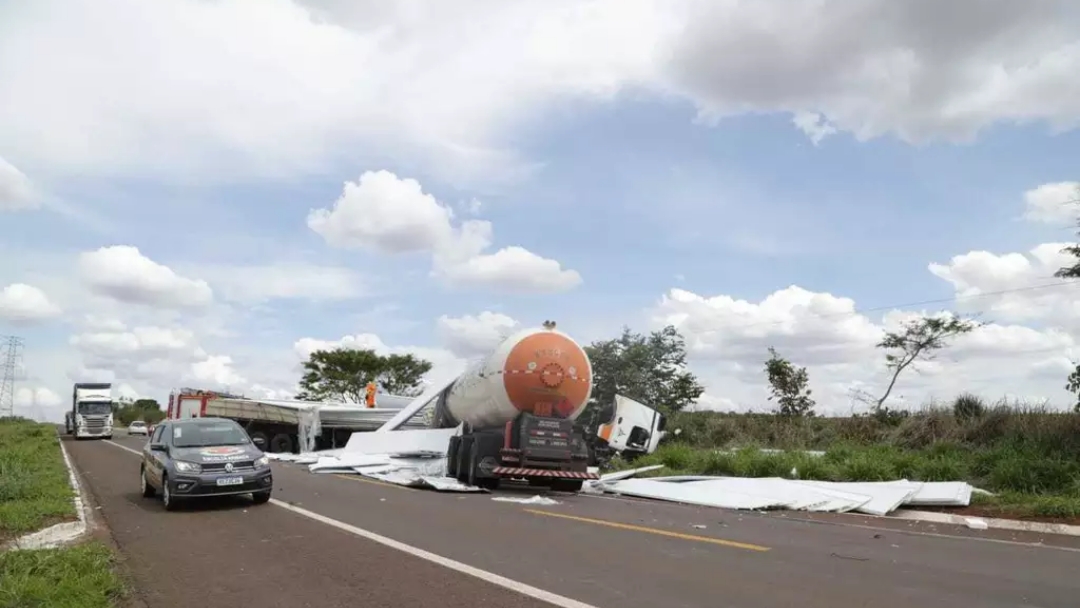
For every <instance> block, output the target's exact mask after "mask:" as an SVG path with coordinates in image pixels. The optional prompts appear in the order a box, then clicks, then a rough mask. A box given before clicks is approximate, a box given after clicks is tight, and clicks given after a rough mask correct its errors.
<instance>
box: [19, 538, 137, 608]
mask: <svg viewBox="0 0 1080 608" xmlns="http://www.w3.org/2000/svg"><path fill="white" fill-rule="evenodd" d="M113 566H114V564H113V554H112V551H110V550H109V548H108V547H106V546H105V545H103V544H102V543H100V542H88V543H85V544H81V545H78V546H74V547H67V548H63V549H41V550H34V551H7V552H4V553H0V608H15V607H19V608H30V607H34V608H39V607H40V608H109V607H111V606H115V605H117V603H118V602H119V601H120V600H121V598H122V597H123V592H124V587H123V584H122V582H121V580H120V578H119V577H118V576H117V575H116V573H115V570H114V568H113Z"/></svg>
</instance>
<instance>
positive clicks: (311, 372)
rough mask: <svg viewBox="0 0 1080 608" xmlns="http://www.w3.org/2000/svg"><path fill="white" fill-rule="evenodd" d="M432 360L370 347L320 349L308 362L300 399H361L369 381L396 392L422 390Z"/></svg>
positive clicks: (355, 400) (393, 392)
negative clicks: (383, 353)
mask: <svg viewBox="0 0 1080 608" xmlns="http://www.w3.org/2000/svg"><path fill="white" fill-rule="evenodd" d="M429 371H431V363H430V362H428V361H425V360H423V359H419V358H417V357H414V356H413V355H388V356H382V355H378V354H376V353H375V351H374V350H370V349H349V348H341V349H335V350H317V351H315V352H313V353H311V356H310V357H308V360H307V361H305V362H304V376H303V378H301V379H300V393H299V394H298V395H297V396H296V397H297V398H298V399H305V400H309V401H343V402H345V403H361V402H362V401H363V400H364V391H365V388H366V387H367V385H368V383H369V382H375V383H376V384H378V385H379V386H381V387H382V389H383V390H384V391H386V392H387V393H390V394H392V395H405V396H413V395H417V394H419V393H420V392H422V388H421V383H422V381H423V378H424V374H426V373H428V372H429Z"/></svg>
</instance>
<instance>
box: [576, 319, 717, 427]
mask: <svg viewBox="0 0 1080 608" xmlns="http://www.w3.org/2000/svg"><path fill="white" fill-rule="evenodd" d="M585 352H587V353H588V355H589V359H590V361H591V362H592V368H593V391H592V399H590V405H589V408H590V410H591V411H590V415H589V416H588V417H587V418H585V419H587V420H589V421H590V422H589V429H590V430H593V429H595V428H596V426H597V425H598V424H599V422H600V421H601V420H603V419H605V418H606V417H607V416H610V412H611V410H612V408H613V407H614V406H615V394H616V393H618V394H620V395H625V396H626V397H629V398H631V399H635V400H637V401H640V402H642V403H644V404H646V405H648V406H649V407H652V408H656V409H657V410H659V411H661V412H664V413H666V414H671V413H674V412H678V411H680V410H682V409H683V408H685V407H686V406H687V405H690V404H691V403H693V402H694V401H696V400H697V398H698V397H700V396H701V394H702V393H703V392H705V387H703V386H702V385H701V384H700V383H699V382H698V381H697V378H696V377H695V376H694V374H692V373H690V372H689V371H687V370H686V342H685V341H684V340H683V337H682V335H680V334H679V332H678V330H676V329H675V327H673V326H670V325H669V326H667V327H665V328H663V329H661V330H658V331H654V332H652V333H651V334H649V335H643V334H638V333H633V332H631V331H630V328H628V327H624V328H623V331H622V335H621V336H619V337H618V338H615V339H613V340H604V341H600V342H593V343H592V344H590V345H589V346H587V347H585Z"/></svg>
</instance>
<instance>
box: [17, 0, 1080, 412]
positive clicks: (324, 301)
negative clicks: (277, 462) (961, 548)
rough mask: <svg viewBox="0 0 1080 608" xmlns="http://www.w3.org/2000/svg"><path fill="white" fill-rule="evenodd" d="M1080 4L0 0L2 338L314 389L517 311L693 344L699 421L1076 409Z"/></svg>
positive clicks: (21, 396) (481, 344) (98, 359)
mask: <svg viewBox="0 0 1080 608" xmlns="http://www.w3.org/2000/svg"><path fill="white" fill-rule="evenodd" d="M1077 74H1080V5H1077V3H1075V2H1067V1H1065V0H1028V1H1027V2H1015V1H1013V0H983V1H976V0H955V1H953V2H948V3H943V2H931V1H929V0H909V1H906V2H895V1H893V0H807V1H805V2H798V3H793V2H790V1H781V0H758V1H754V2H748V1H738V0H520V1H517V2H512V3H510V2H500V1H497V0H397V1H395V2H379V1H375V0H156V1H155V2H140V1H137V0H93V1H92V2H91V1H86V0H35V1H34V2H18V1H16V0H0V334H7V335H16V336H19V337H21V338H22V339H23V340H24V343H25V348H24V352H23V359H22V362H21V365H20V377H19V382H18V388H17V391H16V399H15V400H16V413H18V414H21V415H27V416H32V417H38V418H43V419H44V418H48V419H52V420H58V419H60V418H61V416H62V412H63V411H64V408H65V406H66V405H68V406H69V403H70V402H69V401H68V399H69V398H68V397H67V395H69V394H70V390H71V384H72V383H73V382H78V381H109V382H112V383H113V384H114V387H115V390H116V392H117V396H127V397H149V398H154V399H157V400H159V401H161V402H164V401H165V400H166V399H167V397H168V393H169V391H170V389H172V388H175V387H180V386H195V387H201V388H218V389H224V388H227V389H229V390H231V391H233V392H242V393H244V394H246V395H249V396H255V397H259V396H263V397H278V398H280V397H285V396H288V395H290V394H292V393H293V392H294V391H295V390H296V382H297V380H298V379H299V376H300V372H299V369H300V363H301V362H302V361H303V360H304V358H305V357H306V356H307V355H308V354H309V353H310V352H312V351H313V350H315V349H318V348H326V347H328V346H333V345H338V346H346V347H357V348H374V349H376V350H377V351H379V352H382V353H390V352H412V353H415V354H417V355H418V356H421V357H423V358H425V359H428V360H429V361H431V362H432V363H433V364H434V369H433V371H432V373H431V374H430V376H429V380H430V381H431V382H432V383H437V382H440V381H442V380H445V379H447V378H452V377H453V376H454V375H456V374H457V373H459V372H460V371H461V369H462V368H463V366H464V364H465V362H467V361H468V360H470V359H474V358H476V357H479V356H482V355H483V354H484V353H485V351H487V350H489V349H491V348H493V347H494V346H495V345H496V344H497V343H498V342H499V341H500V340H501V339H502V338H503V337H505V336H506V335H508V334H509V333H510V332H511V331H513V330H514V329H516V328H519V327H532V326H538V325H540V324H541V323H542V322H543V321H544V320H547V319H552V320H555V321H557V322H558V324H559V327H560V328H561V329H563V330H564V331H566V332H568V333H569V334H570V335H572V336H573V337H574V338H575V339H577V340H578V341H579V342H581V343H583V344H587V343H589V342H592V341H594V340H602V339H608V338H612V337H615V336H617V335H618V334H619V332H620V331H621V328H622V327H623V326H627V327H630V328H631V329H633V330H634V331H639V332H647V331H651V330H654V329H658V328H660V327H663V326H665V325H668V324H672V325H675V326H676V327H677V328H678V329H679V330H680V332H681V333H682V334H683V336H684V337H685V339H686V342H687V347H688V352H689V364H690V367H691V369H692V370H693V371H694V372H695V373H696V374H697V375H698V377H699V378H700V380H701V381H702V382H703V384H704V385H705V387H706V392H705V394H704V395H703V397H702V398H701V400H700V401H699V403H698V404H697V405H696V406H695V407H697V408H700V409H719V410H725V411H726V410H739V411H745V410H757V411H763V410H765V409H767V408H769V407H770V404H769V403H768V402H767V400H766V397H767V384H766V382H765V373H764V360H765V359H766V358H767V356H768V353H767V349H768V348H769V347H770V346H772V347H775V348H776V349H777V350H778V351H779V352H780V354H782V355H783V356H785V357H786V358H788V359H790V360H791V361H792V362H793V363H795V364H796V365H799V366H806V367H807V369H808V371H809V374H810V379H811V387H812V389H813V395H814V397H815V398H816V399H817V402H818V406H817V409H818V411H819V412H822V413H829V414H846V413H849V412H851V411H859V410H861V409H864V408H865V407H866V406H865V405H864V404H862V403H860V402H859V401H858V400H856V399H853V397H852V395H853V394H854V392H856V391H869V392H871V393H874V392H880V390H881V389H882V388H883V387H884V385H885V384H886V383H887V376H886V369H885V361H884V357H883V353H881V351H880V350H878V349H876V348H875V344H876V343H877V342H878V341H880V339H881V337H882V335H883V332H885V331H891V330H895V329H897V328H898V327H900V326H901V324H902V323H903V322H905V321H907V320H910V319H912V318H915V317H917V316H918V315H920V314H933V313H936V312H938V311H941V310H954V311H957V312H960V313H963V314H968V315H972V316H973V317H974V318H977V319H978V320H980V321H981V322H982V323H983V325H982V326H981V327H980V328H979V329H977V330H976V331H974V332H972V333H971V334H969V335H967V336H964V337H962V338H959V339H957V340H956V341H955V342H954V343H952V344H951V345H950V346H949V348H947V349H946V350H944V351H942V352H941V353H939V355H938V356H937V358H936V359H935V360H933V361H929V362H926V363H922V364H920V365H919V366H918V367H917V368H916V369H914V370H912V371H911V372H906V373H905V375H904V376H902V377H901V379H900V382H899V383H898V386H897V389H896V390H895V391H894V396H893V400H892V401H891V403H893V404H895V405H897V406H899V407H909V408H913V407H921V406H924V405H926V404H931V403H935V402H942V401H947V400H948V399H950V398H952V397H954V396H955V395H957V394H958V393H960V392H965V391H966V392H972V393H975V394H978V395H980V396H983V397H984V398H985V399H987V400H989V401H995V400H998V399H1010V400H1016V401H1020V402H1023V403H1027V404H1046V405H1048V406H1049V407H1055V408H1062V409H1064V408H1068V407H1070V406H1071V403H1072V402H1071V401H1070V396H1069V394H1068V393H1067V392H1066V391H1065V390H1064V385H1065V378H1066V376H1067V375H1068V372H1069V370H1070V369H1072V368H1073V367H1074V366H1075V363H1073V361H1075V360H1077V359H1080V285H1078V284H1076V283H1075V282H1065V281H1062V280H1060V279H1055V278H1054V277H1053V274H1054V271H1056V270H1057V269H1058V268H1060V267H1061V266H1063V265H1066V264H1069V263H1070V259H1069V258H1068V256H1065V255H1063V254H1062V253H1061V249H1062V247H1064V246H1065V245H1067V244H1069V243H1072V242H1075V238H1076V236H1075V228H1076V219H1077V217H1078V216H1080V206H1078V205H1076V204H1074V203H1075V201H1076V200H1077V199H1078V197H1080V190H1078V187H1080V183H1078V181H1077V180H1080V168H1078V167H1080V165H1078V164H1077V159H1078V158H1080V130H1078V129H1077V127H1078V126H1080V78H1077Z"/></svg>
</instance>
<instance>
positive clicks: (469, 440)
mask: <svg viewBox="0 0 1080 608" xmlns="http://www.w3.org/2000/svg"><path fill="white" fill-rule="evenodd" d="M475 440H476V438H475V437H470V436H468V435H466V436H464V437H462V438H461V441H460V442H459V443H458V449H457V455H456V456H457V458H455V459H454V460H455V461H457V470H456V471H454V473H456V474H455V475H454V479H456V480H458V481H460V482H461V483H469V455H470V453H471V452H472V445H473V441H475Z"/></svg>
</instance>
